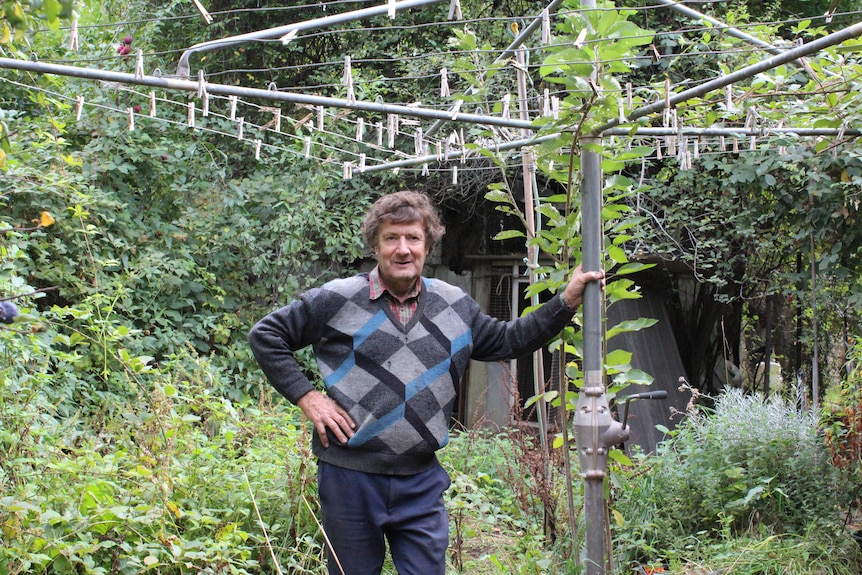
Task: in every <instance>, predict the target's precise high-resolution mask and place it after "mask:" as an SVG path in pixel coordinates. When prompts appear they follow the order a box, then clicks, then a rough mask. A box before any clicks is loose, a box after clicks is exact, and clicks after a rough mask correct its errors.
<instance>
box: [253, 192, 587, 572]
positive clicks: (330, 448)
mask: <svg viewBox="0 0 862 575" xmlns="http://www.w3.org/2000/svg"><path fill="white" fill-rule="evenodd" d="M362 233H363V236H364V239H365V241H366V242H367V243H368V245H369V246H370V247H371V248H372V250H373V253H374V256H375V257H376V259H377V266H376V267H375V268H374V269H373V270H372V271H371V272H370V273H364V274H358V275H355V276H353V277H350V278H346V279H338V280H334V281H331V282H329V283H327V284H325V285H323V286H322V287H320V288H316V289H312V290H310V291H308V292H306V293H305V294H303V295H302V296H301V297H299V299H297V300H295V301H293V302H292V303H290V304H289V305H287V306H286V307H283V308H281V309H279V310H277V311H275V312H273V313H271V314H270V315H268V316H266V317H265V318H263V319H262V320H261V321H260V322H258V323H257V325H255V326H254V328H253V329H252V330H251V332H250V333H249V342H250V344H251V347H252V350H253V351H254V354H255V357H256V358H257V360H258V363H259V364H260V366H261V368H262V369H263V371H264V373H265V374H266V376H267V378H268V379H269V381H270V382H271V383H272V385H273V386H274V387H275V388H276V389H277V390H278V391H279V392H280V393H281V394H282V395H283V396H284V397H286V398H287V399H288V400H289V401H291V402H293V403H295V404H296V405H298V406H299V407H300V408H301V409H302V411H303V412H304V413H305V415H306V416H307V417H308V419H309V420H310V421H311V422H312V423H313V425H314V428H315V430H316V433H314V436H313V439H312V449H313V452H314V454H315V456H316V457H317V458H318V492H319V496H320V506H321V513H322V523H323V528H324V530H325V531H326V535H327V537H328V539H329V542H330V545H331V547H330V548H329V572H330V574H332V575H337V574H340V573H344V574H345V575H378V574H379V573H380V571H381V568H382V566H383V561H384V557H385V554H386V543H387V541H388V543H389V548H390V552H391V555H392V559H393V562H394V563H395V567H396V568H397V570H398V573H399V574H400V575H444V574H445V572H446V548H447V546H448V542H449V526H448V519H447V514H446V509H445V507H444V503H443V492H444V491H445V490H446V489H447V488H448V487H449V483H450V480H449V476H448V475H447V473H446V472H445V471H444V470H443V469H442V467H441V466H440V464H439V463H438V461H437V458H436V455H435V452H436V451H437V450H438V449H440V448H441V447H443V446H444V445H446V443H447V441H448V426H449V420H450V416H451V414H452V408H453V404H454V400H455V397H456V395H457V390H458V386H459V385H460V383H461V381H462V379H463V376H464V373H465V372H466V370H467V366H468V363H469V360H470V359H477V360H482V361H497V360H504V359H511V358H514V357H520V356H523V355H525V354H528V353H530V352H532V351H534V350H536V349H538V348H539V347H541V346H542V345H543V344H544V343H545V342H547V341H548V340H549V339H550V338H551V337H553V336H554V335H555V334H556V333H558V332H559V331H560V330H562V329H563V327H565V326H566V325H567V324H568V323H569V321H570V320H571V318H572V315H573V314H574V312H575V310H576V309H577V307H578V306H579V305H580V304H581V299H582V296H583V292H584V287H585V286H586V284H587V283H589V282H591V281H601V280H602V278H603V277H604V274H603V273H602V272H582V271H581V269H580V268H578V269H576V270H575V271H574V273H573V275H572V278H571V280H570V281H569V283H568V285H567V286H566V287H565V289H564V290H563V291H562V292H560V294H559V295H558V296H557V297H554V298H552V299H551V300H550V301H549V302H548V303H546V304H544V305H542V306H541V307H540V308H538V309H537V310H535V311H533V312H532V313H530V314H528V315H526V316H525V317H522V318H518V319H516V320H513V321H510V322H503V321H500V320H497V319H495V318H493V317H491V316H488V315H486V314H484V313H482V311H481V309H480V308H479V304H478V303H476V301H475V300H473V298H471V297H470V296H469V295H467V294H466V293H465V292H464V291H463V290H461V289H460V288H457V287H454V286H452V285H449V284H447V283H445V282H443V281H439V280H435V279H431V278H426V277H423V276H422V269H423V266H424V263H425V258H426V257H427V256H428V254H429V253H430V252H431V250H432V249H433V248H434V246H435V244H436V243H437V242H438V241H439V240H440V238H441V237H442V236H443V233H444V228H443V225H442V224H441V222H440V218H439V216H438V214H437V211H436V210H435V209H434V207H433V205H432V204H431V202H430V201H429V199H428V198H427V197H426V196H425V195H423V194H421V193H417V192H397V193H392V194H387V195H384V196H382V197H381V198H380V199H378V200H377V201H376V202H375V203H374V205H373V206H372V208H371V209H370V210H369V212H368V214H366V216H365V220H364V222H363V226H362ZM309 345H310V346H313V350H314V354H315V357H316V359H317V364H318V366H319V369H320V374H321V376H322V378H323V383H324V386H325V388H326V391H325V393H323V392H321V391H319V390H317V389H316V388H315V386H314V385H313V384H312V383H311V382H309V381H308V379H307V378H306V377H305V376H304V375H303V373H302V371H301V370H300V369H299V367H298V366H297V363H296V361H295V359H294V352H295V351H297V350H299V349H301V348H304V347H306V346H309Z"/></svg>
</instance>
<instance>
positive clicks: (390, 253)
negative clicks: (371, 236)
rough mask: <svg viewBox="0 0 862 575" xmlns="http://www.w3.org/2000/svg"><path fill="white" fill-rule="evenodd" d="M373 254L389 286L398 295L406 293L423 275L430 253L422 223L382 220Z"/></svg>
mask: <svg viewBox="0 0 862 575" xmlns="http://www.w3.org/2000/svg"><path fill="white" fill-rule="evenodd" d="M374 253H375V254H376V255H377V263H378V266H379V268H380V277H381V278H382V279H383V282H384V283H385V284H386V287H387V288H389V291H390V292H392V295H394V296H396V297H403V296H406V295H407V294H408V293H409V292H410V290H411V289H412V288H413V285H414V284H415V283H416V279H417V278H418V277H419V276H420V275H421V274H422V267H423V266H424V265H425V256H427V255H428V250H427V248H426V243H425V228H424V226H423V225H422V222H421V221H415V222H407V223H403V224H393V223H389V222H383V223H382V224H380V227H379V228H378V230H377V246H376V247H375V248H374Z"/></svg>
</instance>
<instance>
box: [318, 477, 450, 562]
mask: <svg viewBox="0 0 862 575" xmlns="http://www.w3.org/2000/svg"><path fill="white" fill-rule="evenodd" d="M317 480H318V484H317V488H318V491H319V493H320V507H321V512H322V515H323V521H322V522H323V529H324V531H325V532H326V535H327V537H328V538H329V542H330V544H331V545H332V549H330V553H329V573H330V575H341V570H340V569H339V567H338V564H339V563H340V565H341V569H343V570H344V574H345V575H379V574H380V570H381V569H382V568H383V561H384V558H385V556H386V541H388V542H389V551H390V553H391V554H392V560H393V562H394V563H395V568H396V569H397V570H398V574H399V575H445V573H446V548H447V547H448V545H449V520H448V517H447V515H446V508H445V506H444V505H443V492H444V491H446V489H447V488H448V487H449V484H450V480H449V475H448V474H447V473H446V472H445V471H444V470H443V468H442V467H440V466H439V465H438V466H434V467H433V468H431V469H429V470H428V471H424V472H422V473H419V474H417V475H407V476H403V475H375V474H370V473H362V472H360V471H351V470H349V469H344V468H342V467H336V466H334V465H330V464H327V463H324V462H322V461H321V462H319V463H318V470H317ZM333 553H334V556H333ZM336 558H337V560H338V562H336Z"/></svg>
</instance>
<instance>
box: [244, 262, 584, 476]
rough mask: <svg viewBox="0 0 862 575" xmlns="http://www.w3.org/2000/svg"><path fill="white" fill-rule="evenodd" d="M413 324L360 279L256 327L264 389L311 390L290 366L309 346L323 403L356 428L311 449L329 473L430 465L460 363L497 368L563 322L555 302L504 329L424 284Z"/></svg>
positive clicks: (443, 436) (315, 294)
mask: <svg viewBox="0 0 862 575" xmlns="http://www.w3.org/2000/svg"><path fill="white" fill-rule="evenodd" d="M422 281H423V285H422V291H421V294H420V296H419V305H418V308H417V309H416V312H415V314H414V315H413V319H412V320H411V321H410V323H408V324H407V325H402V324H401V323H400V322H399V321H397V320H396V319H395V317H394V316H393V315H392V311H391V310H390V308H389V305H388V303H387V302H386V301H385V298H381V299H379V300H376V301H373V300H371V299H370V298H369V284H368V276H367V274H359V275H356V276H354V277H351V278H347V279H339V280H334V281H331V282H329V283H327V284H326V285H324V286H323V287H320V288H316V289H312V290H310V291H308V292H306V293H305V294H304V295H303V296H301V297H300V298H299V299H297V300H296V301H294V302H293V303H291V304H290V305H288V306H286V307H283V308H281V309H279V310H277V311H275V312H273V313H271V314H269V315H268V316H266V317H265V318H263V319H262V320H261V321H260V322H258V323H257V324H256V325H255V326H254V327H253V328H252V330H251V332H250V333H249V343H250V344H251V348H252V351H253V352H254V355H255V357H256V358H257V361H258V363H259V364H260V366H261V368H262V369H263V372H264V373H265V374H266V376H267V378H268V379H269V381H270V383H272V385H273V386H274V387H275V388H276V389H277V390H278V391H279V393H281V394H282V395H283V396H284V397H286V398H287V399H288V400H289V401H291V402H293V403H296V402H297V401H298V400H299V399H300V398H301V397H302V396H303V395H305V394H306V393H308V392H309V391H312V390H313V389H314V386H313V384H312V383H311V382H310V381H309V380H308V379H307V378H306V377H305V376H304V375H303V373H302V371H301V369H300V368H299V367H298V365H297V363H296V360H295V358H294V355H293V354H294V351H296V350H299V349H302V348H304V347H306V346H309V345H311V346H313V349H314V353H315V356H316V358H317V364H318V367H319V369H320V373H321V375H322V377H323V381H324V384H325V386H326V391H327V394H328V395H329V396H330V397H331V398H332V399H334V400H335V401H336V402H338V403H339V404H340V405H341V406H342V407H343V408H344V409H345V410H346V411H347V412H348V413H349V414H350V417H351V418H352V419H353V421H354V422H355V423H356V433H355V435H354V436H353V437H352V438H351V439H350V440H349V441H348V442H347V443H346V444H344V443H339V442H337V441H336V440H335V439H334V437H332V436H330V446H329V448H324V447H323V446H322V444H321V443H320V441H319V438H318V437H317V434H316V433H314V439H313V443H312V449H313V451H314V454H315V455H316V456H317V457H318V458H320V459H321V460H322V461H326V462H328V463H331V464H333V465H337V466H340V467H345V468H348V469H354V470H357V471H364V472H367V473H379V474H385V475H410V474H413V473H418V472H421V471H424V470H425V469H428V468H429V467H431V466H432V465H434V464H435V462H436V457H435V455H434V453H435V452H436V451H437V450H438V449H440V448H441V447H443V446H444V445H446V443H447V442H448V427H449V419H450V417H451V414H452V408H453V404H454V402H455V398H456V395H457V390H458V386H459V385H460V383H461V381H462V379H463V377H464V374H465V372H466V370H467V366H468V364H469V360H470V359H471V358H472V359H477V360H481V361H496V360H503V359H511V358H515V357H520V356H523V355H525V354H527V353H529V352H531V351H534V350H535V349H538V348H539V347H541V346H542V345H543V344H544V343H546V342H547V341H548V340H549V339H550V338H551V337H553V336H554V335H555V334H556V333H559V331H560V330H561V329H562V328H563V327H564V326H565V325H566V324H567V323H568V322H569V320H570V319H571V317H572V312H571V311H570V310H568V309H567V308H566V307H565V306H564V305H563V302H562V300H561V299H560V298H559V297H555V298H553V299H551V301H549V302H548V303H546V304H544V305H542V306H541V307H540V308H539V309H537V310H535V311H533V312H531V313H529V314H527V315H526V316H524V317H522V318H519V319H516V320H513V321H510V322H504V321H500V320H498V319H495V318H493V317H491V316H489V315H486V314H484V313H482V311H481V310H480V308H479V304H478V303H476V301H475V300H474V299H473V298H471V297H470V296H468V295H467V294H466V293H465V292H464V291H463V290H461V289H460V288H457V287H455V286H452V285H450V284H447V283H445V282H443V281H439V280H433V279H428V278H423V279H422Z"/></svg>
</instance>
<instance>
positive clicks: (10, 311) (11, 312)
mask: <svg viewBox="0 0 862 575" xmlns="http://www.w3.org/2000/svg"><path fill="white" fill-rule="evenodd" d="M16 317H18V306H16V305H15V304H14V303H12V302H11V301H0V322H2V323H13V322H14V321H15V318H16Z"/></svg>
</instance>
